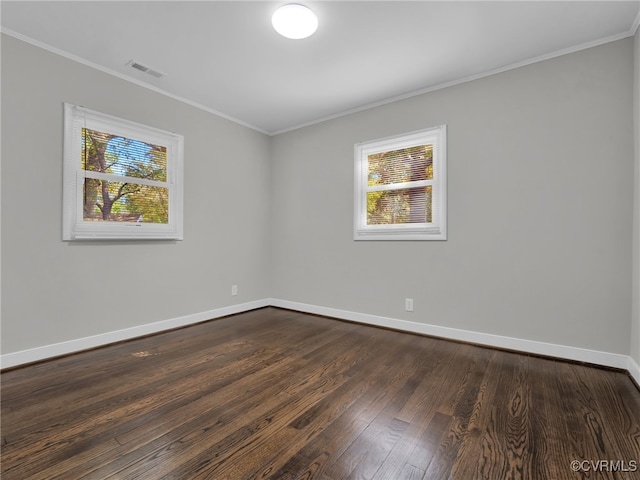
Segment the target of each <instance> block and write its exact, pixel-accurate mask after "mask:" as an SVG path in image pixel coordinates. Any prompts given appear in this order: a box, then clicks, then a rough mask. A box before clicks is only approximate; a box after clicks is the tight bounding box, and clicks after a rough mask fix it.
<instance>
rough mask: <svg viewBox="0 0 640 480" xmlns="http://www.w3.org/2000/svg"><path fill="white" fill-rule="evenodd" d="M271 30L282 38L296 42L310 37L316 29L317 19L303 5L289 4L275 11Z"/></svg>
mask: <svg viewBox="0 0 640 480" xmlns="http://www.w3.org/2000/svg"><path fill="white" fill-rule="evenodd" d="M271 23H272V25H273V28H275V29H276V32H278V33H279V34H280V35H282V36H283V37H287V38H292V39H294V40H298V39H301V38H307V37H308V36H310V35H312V34H313V33H314V32H315V31H316V29H317V28H318V17H316V14H315V13H313V12H312V11H311V10H310V9H308V8H307V7H305V6H304V5H298V4H297V3H290V4H288V5H284V6H282V7H280V8H279V9H278V10H276V11H275V13H274V14H273V16H272V17H271Z"/></svg>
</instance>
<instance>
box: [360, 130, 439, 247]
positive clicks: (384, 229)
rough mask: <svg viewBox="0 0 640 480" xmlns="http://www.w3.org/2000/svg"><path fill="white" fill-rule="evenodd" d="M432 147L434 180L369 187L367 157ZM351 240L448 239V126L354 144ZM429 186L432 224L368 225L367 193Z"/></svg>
mask: <svg viewBox="0 0 640 480" xmlns="http://www.w3.org/2000/svg"><path fill="white" fill-rule="evenodd" d="M423 144H433V180H423V181H420V182H407V183H403V184H396V185H393V186H389V185H385V186H373V187H369V186H368V177H369V172H368V156H369V155H372V154H375V153H381V152H387V151H392V150H398V149H401V148H407V147H410V146H415V145H423ZM354 157H355V162H354V163H355V172H354V178H355V188H354V192H355V201H354V236H353V238H354V240H446V239H447V126H446V125H439V126H435V127H431V128H427V129H424V130H419V131H416V132H411V133H407V134H402V135H396V136H393V137H387V138H382V139H378V140H374V141H371V142H362V143H358V144H356V145H355V148H354ZM417 183H418V184H419V186H422V185H431V186H432V198H433V203H432V213H431V215H432V221H431V222H430V223H413V224H402V225H367V192H371V191H376V190H393V189H401V188H408V187H411V186H416V185H414V184H417Z"/></svg>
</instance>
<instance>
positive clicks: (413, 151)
mask: <svg viewBox="0 0 640 480" xmlns="http://www.w3.org/2000/svg"><path fill="white" fill-rule="evenodd" d="M445 134H446V128H445V126H444V125H443V126H439V127H435V128H431V129H428V130H423V131H420V132H414V133H411V134H406V135H401V136H398V137H392V138H388V139H383V140H377V141H373V142H367V143H361V144H358V145H356V147H355V164H356V170H355V177H356V185H355V190H356V201H355V204H356V212H355V235H354V237H355V239H356V240H391V239H395V240H444V239H446V230H445V227H446V222H445V220H446V215H445V213H446V210H445V209H446V196H445V193H446V168H445V167H446V165H445Z"/></svg>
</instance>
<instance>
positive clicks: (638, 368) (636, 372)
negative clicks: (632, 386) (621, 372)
mask: <svg viewBox="0 0 640 480" xmlns="http://www.w3.org/2000/svg"><path fill="white" fill-rule="evenodd" d="M627 371H628V372H629V375H631V376H632V377H633V379H634V380H635V381H636V383H637V384H638V386H640V365H638V363H637V362H636V361H635V360H634V359H633V358H632V357H629V362H628V364H627Z"/></svg>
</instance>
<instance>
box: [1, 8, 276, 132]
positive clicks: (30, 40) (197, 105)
mask: <svg viewBox="0 0 640 480" xmlns="http://www.w3.org/2000/svg"><path fill="white" fill-rule="evenodd" d="M78 1H81V0H78ZM123 1H126V0H123ZM0 33H4V34H6V35H9V36H10V37H13V38H16V39H17V40H21V41H23V42H25V43H28V44H30V45H33V46H34V47H38V48H42V49H43V50H46V51H48V52H51V53H54V54H56V55H60V56H61V57H64V58H67V59H69V60H73V61H74V62H78V63H80V64H82V65H84V66H86V67H90V68H94V69H96V70H99V71H101V72H103V73H106V74H108V75H113V76H114V77H117V78H119V79H121V80H125V81H127V82H130V83H133V84H134V85H137V86H139V87H142V88H146V89H148V90H151V91H152V92H155V93H159V94H160V95H164V96H166V97H169V98H171V99H173V100H177V101H178V102H181V103H184V104H186V105H189V106H191V107H195V108H198V109H200V110H204V111H205V112H207V113H211V114H212V115H216V116H218V117H222V118H224V119H225V120H229V121H230V122H233V123H237V124H238V125H242V126H243V127H247V128H250V129H251V130H255V131H257V132H260V133H263V134H265V135H271V134H270V133H269V132H267V131H266V130H263V129H261V128H258V127H256V126H255V125H251V124H250V123H247V122H244V121H242V120H239V119H237V118H235V117H232V116H230V115H227V114H225V113H222V112H219V111H217V110H214V109H213V108H209V107H207V106H205V105H202V104H200V103H198V102H194V101H192V100H189V99H188V98H184V97H181V96H179V95H174V94H173V93H170V92H167V91H166V90H162V89H161V88H158V87H156V86H154V85H150V84H148V83H145V82H143V81H141V80H137V79H135V78H133V77H129V76H127V75H123V74H122V73H120V72H117V71H115V70H112V69H110V68H106V67H103V66H101V65H98V64H97V63H93V62H90V61H89V60H86V59H84V58H82V57H78V56H77V55H73V54H72V53H69V52H66V51H64V50H60V49H59V48H56V47H52V46H51V45H48V44H46V43H43V42H41V41H39V40H35V39H33V38H31V37H27V36H26V35H23V34H21V33H18V32H14V31H13V30H10V29H8V28H4V27H0Z"/></svg>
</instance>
